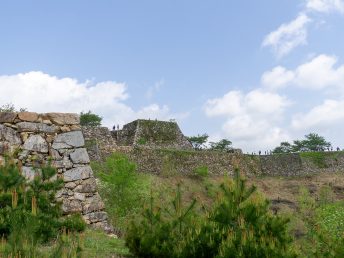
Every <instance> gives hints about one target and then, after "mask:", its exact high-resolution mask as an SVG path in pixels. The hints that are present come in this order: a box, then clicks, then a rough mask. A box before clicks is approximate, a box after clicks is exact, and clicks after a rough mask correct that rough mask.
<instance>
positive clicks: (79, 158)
mask: <svg viewBox="0 0 344 258" xmlns="http://www.w3.org/2000/svg"><path fill="white" fill-rule="evenodd" d="M70 158H71V160H72V161H73V163H78V164H80V163H81V164H86V163H90V158H89V157H88V153H87V150H86V148H80V149H76V150H75V151H74V152H72V153H71V154H70Z"/></svg>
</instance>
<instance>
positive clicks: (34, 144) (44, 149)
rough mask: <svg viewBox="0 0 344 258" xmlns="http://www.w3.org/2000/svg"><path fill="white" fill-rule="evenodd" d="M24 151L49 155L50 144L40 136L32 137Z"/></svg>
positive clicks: (26, 142) (24, 146)
mask: <svg viewBox="0 0 344 258" xmlns="http://www.w3.org/2000/svg"><path fill="white" fill-rule="evenodd" d="M23 149H24V150H31V151H37V152H41V153H48V143H47V142H46V140H44V139H43V137H42V136H40V135H36V134H33V135H30V137H29V138H28V139H27V140H26V141H25V143H24V145H23Z"/></svg>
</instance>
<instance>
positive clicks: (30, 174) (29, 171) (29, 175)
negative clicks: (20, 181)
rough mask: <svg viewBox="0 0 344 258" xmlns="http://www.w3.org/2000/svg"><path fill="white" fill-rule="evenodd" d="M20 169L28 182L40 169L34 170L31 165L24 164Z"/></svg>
mask: <svg viewBox="0 0 344 258" xmlns="http://www.w3.org/2000/svg"><path fill="white" fill-rule="evenodd" d="M21 171H22V175H23V176H24V177H25V178H26V180H28V181H29V182H30V181H32V180H33V179H34V178H35V176H36V175H37V174H39V173H41V172H40V170H35V169H34V168H33V167H26V166H23V167H22V170H21Z"/></svg>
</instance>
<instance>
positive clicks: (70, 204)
mask: <svg viewBox="0 0 344 258" xmlns="http://www.w3.org/2000/svg"><path fill="white" fill-rule="evenodd" d="M62 210H63V212H64V213H67V214H68V213H73V212H81V211H82V206H81V203H80V201H78V200H64V201H63V204H62Z"/></svg>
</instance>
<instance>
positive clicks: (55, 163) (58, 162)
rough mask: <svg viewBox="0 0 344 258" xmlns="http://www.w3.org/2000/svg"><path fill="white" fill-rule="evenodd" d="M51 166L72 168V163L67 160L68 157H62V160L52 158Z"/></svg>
mask: <svg viewBox="0 0 344 258" xmlns="http://www.w3.org/2000/svg"><path fill="white" fill-rule="evenodd" d="M52 165H53V167H55V168H67V169H68V168H72V167H73V163H72V162H71V161H70V160H69V158H68V157H64V158H63V160H54V161H53V162H52Z"/></svg>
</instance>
